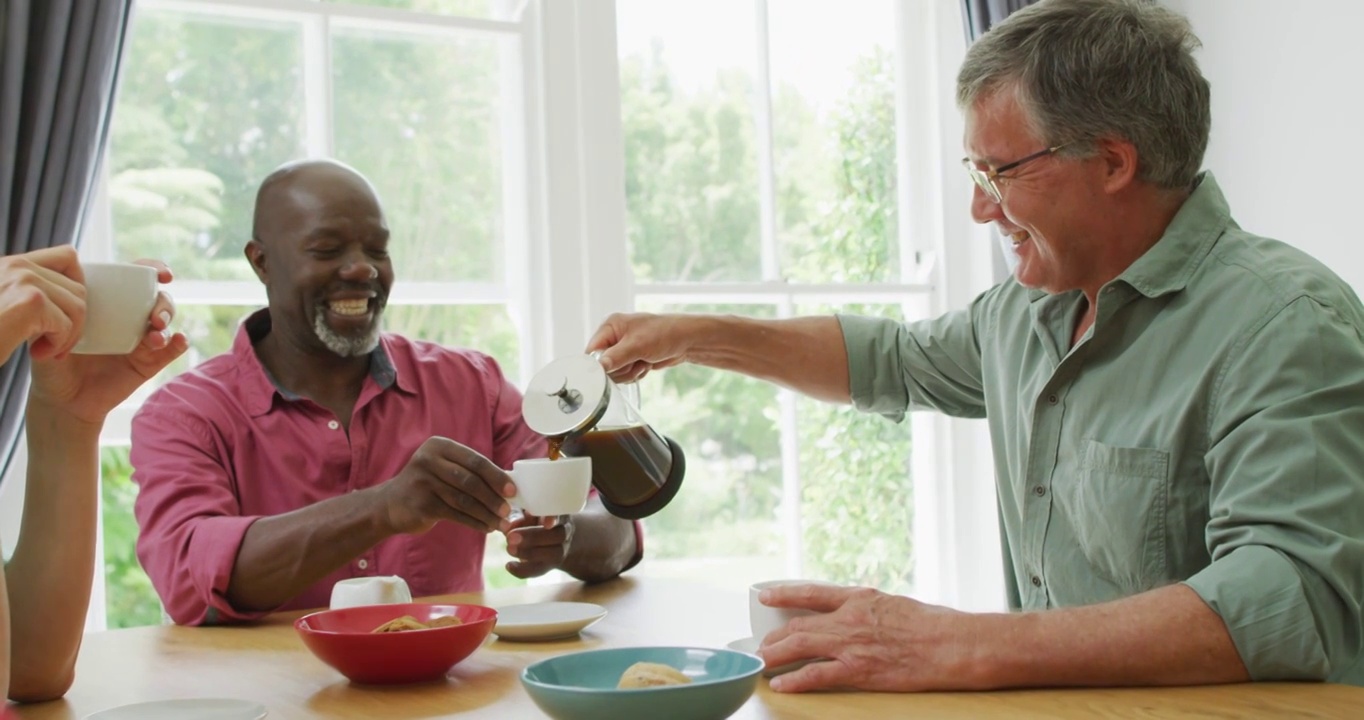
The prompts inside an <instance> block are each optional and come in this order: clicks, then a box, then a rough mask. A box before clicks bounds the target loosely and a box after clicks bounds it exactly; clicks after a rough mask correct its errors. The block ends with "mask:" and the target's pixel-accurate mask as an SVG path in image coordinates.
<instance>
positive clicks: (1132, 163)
mask: <svg viewBox="0 0 1364 720" xmlns="http://www.w3.org/2000/svg"><path fill="white" fill-rule="evenodd" d="M1096 145H1097V146H1098V150H1099V159H1100V160H1102V161H1103V163H1104V190H1105V191H1106V192H1109V193H1114V192H1117V191H1119V190H1122V189H1124V188H1126V187H1127V186H1129V185H1131V184H1132V183H1134V182H1136V180H1137V170H1138V169H1139V168H1138V157H1137V147H1136V146H1135V145H1133V144H1132V143H1131V142H1129V141H1127V140H1124V139H1122V138H1101V139H1100V140H1099V141H1098V142H1097V143H1096Z"/></svg>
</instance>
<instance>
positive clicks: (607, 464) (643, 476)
mask: <svg viewBox="0 0 1364 720" xmlns="http://www.w3.org/2000/svg"><path fill="white" fill-rule="evenodd" d="M560 451H561V452H562V453H563V454H564V455H567V456H569V457H590V458H592V484H593V485H596V486H597V487H598V488H599V489H602V488H607V489H609V490H610V493H609V495H610V497H612V498H613V500H614V502H615V503H616V504H618V505H638V504H640V503H642V502H644V501H646V500H648V499H649V498H651V497H653V496H654V493H656V492H658V489H659V488H661V487H663V485H664V484H665V483H666V482H667V480H668V475H669V471H670V470H671V469H672V455H673V453H672V449H671V448H669V447H668V443H667V442H666V441H664V440H663V438H662V437H661V436H659V434H658V433H656V432H654V431H653V429H652V428H650V427H649V426H647V425H636V426H634V427H621V428H602V429H597V430H590V431H588V432H585V433H583V434H582V435H577V436H573V435H570V436H569V437H567V438H564V441H563V442H562V444H561V445H560Z"/></svg>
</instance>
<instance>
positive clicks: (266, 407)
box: [131, 310, 642, 624]
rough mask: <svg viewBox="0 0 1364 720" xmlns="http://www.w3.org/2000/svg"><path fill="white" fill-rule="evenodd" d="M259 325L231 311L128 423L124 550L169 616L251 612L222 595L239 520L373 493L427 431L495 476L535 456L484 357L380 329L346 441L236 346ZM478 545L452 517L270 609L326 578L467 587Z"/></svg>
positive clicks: (318, 601)
mask: <svg viewBox="0 0 1364 720" xmlns="http://www.w3.org/2000/svg"><path fill="white" fill-rule="evenodd" d="M269 322H270V318H269V314H268V312H267V311H265V310H262V311H259V312H257V313H255V314H253V315H252V316H251V317H249V318H247V319H246V321H244V322H243V323H242V326H241V327H240V328H239V329H238V331H237V337H236V340H235V341H234V343H233V345H232V350H231V351H230V352H228V353H226V354H224V355H220V356H218V357H215V358H213V359H211V360H208V361H207V362H205V363H203V364H201V365H199V366H198V367H196V368H194V369H193V370H190V371H188V372H186V373H184V374H182V375H180V376H179V377H177V378H175V379H174V380H172V381H171V382H169V383H167V384H166V385H165V386H164V387H162V388H161V389H160V390H158V391H157V392H156V393H155V394H153V395H152V396H151V398H150V399H148V400H147V402H146V403H145V404H144V405H143V406H142V409H141V410H139V411H138V413H137V415H136V416H135V417H134V418H133V429H132V456H131V460H132V465H133V467H134V472H133V479H134V481H136V482H137V483H138V485H139V486H140V487H141V491H140V492H139V494H138V497H137V504H136V514H137V521H138V524H139V526H140V528H141V532H140V534H139V536H138V541H137V555H138V558H139V559H140V560H141V561H142V566H143V567H144V568H146V570H147V574H148V575H149V576H150V577H151V581H152V584H153V585H154V586H155V587H156V590H157V592H158V593H160V595H161V600H162V602H163V603H164V604H165V607H166V612H167V613H169V614H170V616H171V618H172V619H174V620H175V621H176V622H177V623H181V624H202V623H216V622H223V621H228V620H241V619H249V618H253V617H259V616H261V615H264V614H265V613H260V612H240V611H238V610H236V609H234V608H233V607H232V606H231V605H230V604H229V603H228V601H227V597H226V593H227V585H228V580H229V578H230V577H231V573H232V566H233V563H234V562H235V561H236V557H237V550H238V548H239V547H240V545H241V541H242V537H243V536H244V535H245V534H246V530H247V528H248V527H249V526H250V525H251V523H253V522H255V520H256V519H257V518H260V517H265V516H271V515H279V514H282V513H286V512H290V511H293V510H297V509H299V508H302V507H306V506H308V505H312V504H314V503H317V502H319V501H322V500H326V499H328V498H332V497H336V496H338V495H341V494H342V493H346V492H353V491H355V490H360V489H363V488H368V487H372V486H374V485H378V484H381V483H383V482H385V481H387V480H388V479H390V478H392V477H393V476H395V475H397V474H398V471H399V470H401V469H402V468H403V466H405V465H406V464H407V461H408V459H409V458H410V457H411V456H412V453H413V452H414V451H415V450H416V449H417V448H418V447H419V446H420V445H421V444H422V442H424V441H425V440H427V439H428V438H430V437H431V436H433V435H440V436H443V437H448V438H451V439H453V440H455V441H457V442H460V443H462V444H464V445H466V446H468V447H470V448H472V449H474V450H476V451H478V452H479V453H481V454H483V455H484V456H485V457H487V458H489V459H491V460H492V461H493V462H495V463H497V465H498V466H499V467H503V468H509V467H511V465H512V463H513V462H514V461H516V460H517V459H519V458H524V457H544V456H545V439H544V438H542V437H541V436H539V435H538V434H536V433H535V432H534V431H532V430H531V429H530V428H528V427H527V426H526V425H525V423H524V422H523V421H522V419H521V394H520V392H518V391H517V389H516V388H515V387H514V386H512V384H511V383H509V382H508V381H507V380H506V378H504V377H503V376H502V372H501V370H500V369H499V368H498V365H497V363H496V362H495V361H494V360H493V359H492V358H490V357H488V356H487V355H484V354H482V353H479V352H475V351H472V350H460V349H451V348H446V347H441V346H438V345H433V344H430V343H424V342H418V341H414V340H408V339H406V338H403V337H400V336H397V335H391V334H387V333H385V334H384V335H383V336H382V338H381V340H380V348H379V350H376V351H375V353H374V355H373V356H372V359H371V370H370V376H369V377H368V378H366V380H365V382H364V386H363V387H362V389H361V391H360V397H359V400H358V401H357V402H356V404H355V410H354V412H353V414H352V417H351V424H350V436H349V437H347V434H346V430H345V428H343V427H342V426H341V424H340V423H338V422H337V421H336V418H335V416H334V415H333V414H332V413H331V411H329V410H327V409H325V408H323V407H322V406H320V405H317V404H316V403H314V402H312V401H311V400H307V399H304V398H300V397H297V396H293V395H291V394H289V393H287V392H286V391H282V390H280V389H278V388H276V386H275V385H274V383H273V381H272V380H271V378H270V376H269V375H268V373H267V372H266V370H265V368H264V366H262V365H261V364H260V361H259V360H258V359H257V358H256V353H255V350H254V348H253V347H252V344H251V342H252V339H253V338H259V337H263V336H264V335H265V334H266V333H268V332H269ZM636 528H637V535H638V525H636ZM484 540H485V536H484V535H483V534H482V533H479V532H477V531H475V530H473V529H470V528H467V527H465V526H463V525H459V524H456V523H452V522H441V523H437V524H436V526H435V527H434V528H433V529H431V530H430V531H429V532H426V533H424V534H421V535H397V536H394V537H391V538H388V539H387V540H384V541H382V542H380V543H379V544H377V545H375V546H374V547H372V548H370V549H369V550H367V551H365V552H364V553H362V554H361V555H359V556H357V557H356V558H354V559H353V560H351V562H350V563H349V564H348V565H346V566H345V567H343V568H341V569H340V570H337V571H336V572H333V573H332V574H330V575H328V576H327V577H325V578H323V579H322V580H321V581H319V582H318V583H316V584H314V585H313V586H312V587H310V588H308V589H307V590H305V591H304V592H303V593H302V594H300V595H299V596H297V597H295V598H294V599H293V600H291V601H289V602H288V603H286V604H284V605H283V606H281V607H280V608H278V609H280V610H286V609H292V608H311V607H321V606H325V605H327V604H328V603H329V602H330V598H331V587H332V585H333V584H335V583H336V582H337V581H338V580H342V579H345V578H352V577H362V576H370V575H400V576H402V577H403V578H404V579H405V580H406V581H407V583H408V585H409V586H410V587H411V589H412V595H413V596H414V597H417V596H425V595H439V594H444V593H452V592H463V591H470V590H480V589H482V587H483V570H482V561H483V550H484ZM641 555H642V543H641V544H640V546H639V548H638V549H637V551H636V560H637V559H638V558H639V557H640V556H641ZM632 564H633V563H632Z"/></svg>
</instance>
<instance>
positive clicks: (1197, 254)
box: [1115, 172, 1231, 297]
mask: <svg viewBox="0 0 1364 720" xmlns="http://www.w3.org/2000/svg"><path fill="white" fill-rule="evenodd" d="M1196 182H1197V185H1196V186H1195V187H1194V191H1193V192H1192V193H1191V194H1190V195H1189V198H1188V199H1187V200H1185V201H1184V204H1183V205H1182V206H1180V208H1179V212H1177V213H1175V217H1174V219H1173V220H1171V221H1170V225H1169V226H1168V227H1166V228H1165V234H1164V235H1162V236H1161V238H1160V240H1159V241H1158V242H1156V244H1155V245H1154V246H1152V247H1151V249H1150V250H1147V251H1146V253H1145V254H1144V255H1142V256H1141V257H1139V258H1137V261H1136V262H1134V263H1132V264H1131V265H1129V266H1128V267H1127V269H1126V270H1124V271H1123V272H1122V274H1121V275H1119V276H1118V277H1117V280H1116V281H1121V282H1125V283H1127V284H1128V285H1130V286H1132V288H1133V289H1134V290H1136V291H1137V292H1139V293H1141V294H1143V295H1145V296H1147V297H1159V296H1161V295H1165V294H1168V293H1172V292H1178V291H1180V290H1183V289H1184V288H1185V286H1187V285H1188V284H1189V279H1190V278H1192V277H1193V275H1194V273H1195V272H1197V270H1198V268H1199V266H1201V265H1202V264H1203V261H1204V260H1205V259H1206V258H1207V257H1208V253H1209V252H1211V251H1212V246H1213V245H1214V244H1215V243H1216V241H1217V238H1219V237H1221V235H1222V233H1223V232H1226V229H1227V226H1228V225H1229V224H1231V208H1230V207H1229V206H1228V205H1227V198H1226V196H1224V195H1223V194H1222V188H1220V187H1218V185H1217V180H1216V178H1214V177H1213V176H1212V173H1211V172H1205V173H1202V174H1201V175H1199V176H1198V180H1197V181H1196ZM1116 281H1115V282H1116Z"/></svg>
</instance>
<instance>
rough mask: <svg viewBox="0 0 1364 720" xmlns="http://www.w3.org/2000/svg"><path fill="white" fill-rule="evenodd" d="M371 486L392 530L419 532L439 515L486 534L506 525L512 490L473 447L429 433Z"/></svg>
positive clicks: (508, 479)
mask: <svg viewBox="0 0 1364 720" xmlns="http://www.w3.org/2000/svg"><path fill="white" fill-rule="evenodd" d="M375 491H376V493H377V494H378V496H379V498H380V502H381V505H380V507H382V508H383V509H384V512H385V517H386V520H387V523H388V525H389V527H390V528H391V529H392V530H393V532H395V533H424V532H426V531H427V530H430V529H431V527H432V526H434V525H435V524H436V522H437V521H438V520H450V521H452V522H457V523H459V524H461V525H466V526H468V527H471V528H473V529H474V530H477V531H479V532H482V533H488V532H492V531H493V530H498V529H502V530H506V529H509V528H510V524H509V523H508V522H507V520H506V518H507V516H508V515H510V514H511V506H510V505H509V504H508V503H507V500H506V498H509V497H512V496H513V495H515V494H516V486H515V485H513V484H512V481H511V477H510V476H508V475H507V473H506V472H505V471H503V470H502V468H499V467H498V466H497V465H496V464H495V463H493V461H491V460H489V459H488V458H485V457H483V456H482V455H480V454H478V452H476V451H474V450H473V449H471V448H468V447H465V446H463V445H461V444H459V443H457V442H455V441H454V440H451V439H449V438H443V437H432V438H428V439H427V440H426V442H424V443H422V444H421V447H419V448H417V450H416V452H414V453H412V458H411V459H409V460H408V461H407V465H405V466H404V467H403V469H402V470H400V471H399V472H398V474H397V475H395V476H393V478H392V479H390V480H389V481H388V482H386V483H384V484H382V485H380V486H378V487H377V488H375Z"/></svg>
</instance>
